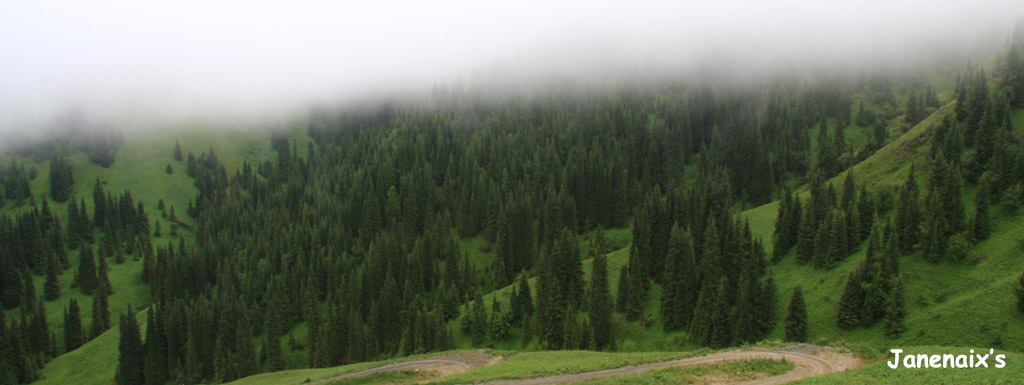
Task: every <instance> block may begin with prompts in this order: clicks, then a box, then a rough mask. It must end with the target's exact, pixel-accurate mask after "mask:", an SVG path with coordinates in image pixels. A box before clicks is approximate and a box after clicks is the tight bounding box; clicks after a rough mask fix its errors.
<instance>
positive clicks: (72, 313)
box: [64, 298, 86, 352]
mask: <svg viewBox="0 0 1024 385" xmlns="http://www.w3.org/2000/svg"><path fill="white" fill-rule="evenodd" d="M85 341H86V335H85V327H84V326H82V311H81V309H80V308H79V307H78V301H76V300H75V299H74V298H72V299H71V301H70V303H69V304H68V308H67V309H66V310H64V348H65V351H68V352H70V351H72V350H75V349H78V347H79V346H82V345H84V344H85Z"/></svg>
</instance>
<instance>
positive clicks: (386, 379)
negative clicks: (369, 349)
mask: <svg viewBox="0 0 1024 385" xmlns="http://www.w3.org/2000/svg"><path fill="white" fill-rule="evenodd" d="M437 375H438V373H437V372H416V371H413V370H400V371H394V372H382V373H373V374H367V375H364V376H356V377H349V378H343V379H340V380H337V381H328V382H325V383H324V384H327V385H371V384H404V383H411V382H420V381H423V380H425V379H428V378H432V377H435V376H437Z"/></svg>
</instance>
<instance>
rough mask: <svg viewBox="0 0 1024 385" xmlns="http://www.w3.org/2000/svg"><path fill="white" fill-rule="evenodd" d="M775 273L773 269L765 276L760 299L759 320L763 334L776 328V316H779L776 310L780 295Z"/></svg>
mask: <svg viewBox="0 0 1024 385" xmlns="http://www.w3.org/2000/svg"><path fill="white" fill-rule="evenodd" d="M773 274H774V273H773V272H772V271H769V272H768V277H767V278H765V280H764V284H763V285H762V287H761V298H760V299H759V300H758V305H759V306H760V312H759V314H758V321H759V322H760V326H761V335H762V336H763V335H765V334H767V333H768V332H770V331H771V330H772V329H775V322H776V321H777V318H776V317H777V316H778V315H777V314H776V311H775V310H776V307H777V306H778V297H777V293H776V290H777V289H776V286H775V277H774V275H773Z"/></svg>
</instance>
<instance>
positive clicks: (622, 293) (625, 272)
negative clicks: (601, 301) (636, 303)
mask: <svg viewBox="0 0 1024 385" xmlns="http://www.w3.org/2000/svg"><path fill="white" fill-rule="evenodd" d="M629 276H630V274H629V265H628V264H627V265H625V266H622V268H621V269H619V281H618V282H619V285H618V290H616V292H615V311H617V312H619V313H623V312H625V311H626V302H629Z"/></svg>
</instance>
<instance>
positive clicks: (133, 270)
mask: <svg viewBox="0 0 1024 385" xmlns="http://www.w3.org/2000/svg"><path fill="white" fill-rule="evenodd" d="M292 130H293V131H296V132H298V131H300V130H299V128H292ZM302 134H303V135H302V136H300V137H299V138H300V140H303V138H305V139H308V137H306V136H304V131H303V132H302ZM175 139H178V140H180V141H181V146H182V151H183V152H184V153H185V155H186V158H185V160H187V154H188V153H189V152H190V151H191V152H195V153H196V154H197V156H198V154H199V153H201V152H206V151H208V150H209V149H211V148H212V149H213V150H214V152H215V153H216V154H217V157H218V158H219V159H220V161H221V163H222V164H224V165H225V168H226V169H227V170H228V172H229V173H233V172H234V170H235V169H238V168H240V167H241V165H242V162H243V160H248V161H250V162H260V161H263V160H271V159H274V157H276V153H275V152H273V151H272V150H270V135H269V130H254V129H242V128H237V127H234V128H233V127H213V126H190V127H164V128H162V129H152V130H143V129H138V130H129V131H126V132H125V141H126V144H125V145H124V146H122V147H121V148H120V149H119V151H118V153H117V157H116V161H115V162H114V164H113V165H111V166H110V167H109V168H103V167H100V166H99V165H96V164H94V163H92V162H91V161H89V159H88V156H87V155H86V154H85V153H82V152H72V153H71V154H70V155H69V156H68V157H67V159H68V160H69V161H70V162H71V163H72V165H73V167H74V169H73V175H74V180H75V185H74V186H73V194H74V196H75V197H76V199H81V198H85V201H86V206H87V207H88V210H89V214H90V215H92V214H95V210H94V208H93V205H92V191H93V186H94V185H95V181H96V180H97V179H99V180H100V181H101V182H102V183H103V187H104V189H105V190H106V191H107V192H110V193H111V194H120V193H121V192H123V191H124V190H126V189H128V190H130V191H131V192H132V197H133V198H134V199H135V200H136V201H137V202H142V203H143V204H144V205H145V207H146V213H147V214H148V215H149V218H150V220H151V221H152V222H155V221H157V220H159V221H161V228H162V230H163V236H161V237H159V238H157V237H154V238H152V239H153V243H154V245H164V244H166V243H168V242H174V243H177V242H178V241H179V239H180V237H184V238H185V240H186V241H187V242H192V241H193V240H194V238H195V235H194V233H192V232H191V231H190V230H185V229H180V230H179V233H178V236H174V235H171V230H172V227H174V226H172V225H171V223H170V222H168V221H167V220H166V219H164V218H162V216H161V213H160V211H159V210H157V204H158V202H159V200H161V199H162V200H163V201H164V203H165V205H166V211H167V213H170V208H171V206H174V208H175V212H176V214H177V216H178V217H179V218H180V219H182V220H184V221H186V222H193V220H192V219H191V218H189V217H188V214H187V210H186V209H187V208H188V203H189V201H190V200H191V199H193V198H194V197H195V194H196V193H197V192H198V190H197V189H196V187H195V185H194V183H193V181H192V179H191V178H189V177H188V176H187V175H186V174H185V171H186V162H184V161H181V162H179V161H175V160H174V159H173V157H172V151H173V149H174V141H175ZM303 143H305V142H303ZM300 147H303V151H305V145H304V144H303V145H302V146H300ZM2 159H3V161H4V164H7V163H8V162H10V161H11V160H16V161H18V162H22V163H23V164H24V165H25V168H26V170H28V169H29V168H31V167H35V168H36V170H37V172H38V176H37V177H36V179H34V180H31V181H30V187H31V190H32V194H33V197H34V199H35V200H36V202H37V204H40V205H41V204H42V199H47V200H48V202H47V203H48V204H49V206H50V208H51V210H53V212H54V214H55V215H56V216H57V217H58V218H60V220H61V222H62V223H64V224H65V228H66V222H67V203H57V202H54V201H52V200H50V199H49V172H50V164H49V161H48V160H44V161H42V162H33V161H32V160H31V159H26V158H23V157H20V156H4V157H3V158H2ZM168 164H170V165H171V166H172V168H173V169H174V172H173V173H172V174H167V172H166V167H167V165H168ZM30 209H31V206H30V205H29V204H28V201H27V200H26V201H25V202H24V204H23V205H21V206H18V207H15V205H14V203H13V202H6V205H4V206H2V207H0V214H4V215H14V214H17V213H21V212H24V211H27V210H30ZM152 226H153V225H152V224H151V227H152ZM94 237H97V239H99V237H101V235H100V232H99V231H97V232H96V233H95V234H94ZM78 253H79V251H78V250H71V251H69V253H68V258H69V261H70V263H71V266H72V268H71V269H68V270H66V271H63V272H62V273H61V274H60V276H59V281H60V286H61V294H62V295H61V297H60V298H59V299H57V300H54V301H47V302H46V312H47V321H48V323H49V325H50V331H51V332H53V333H54V334H55V335H57V337H58V338H57V341H58V345H59V346H60V347H61V348H62V349H63V344H64V341H63V324H64V319H63V311H64V308H65V307H66V306H67V305H68V302H69V301H70V298H75V299H76V300H77V301H78V303H79V306H80V307H81V311H82V313H81V314H82V321H83V323H84V325H85V327H86V329H87V330H88V328H89V325H91V323H92V297H91V296H89V295H85V294H82V292H81V291H80V290H79V289H77V288H75V289H72V288H71V282H72V280H73V277H74V270H75V268H77V266H78ZM108 263H109V264H110V267H111V270H110V271H109V273H108V275H109V278H110V282H111V285H112V286H113V288H114V293H113V294H112V295H111V296H110V299H109V301H110V302H109V309H110V314H111V320H112V321H113V324H114V325H113V328H112V331H113V333H111V332H110V331H108V332H107V333H105V334H103V335H102V336H100V337H99V338H97V339H95V340H93V341H90V342H89V343H87V344H86V345H85V346H83V347H81V348H79V349H77V350H75V351H74V352H71V353H68V354H65V355H62V356H59V357H58V358H56V359H55V360H53V361H52V362H50V363H48V364H47V365H46V366H45V367H44V369H43V372H42V373H43V376H44V377H45V378H46V379H48V380H43V381H41V382H40V383H50V382H52V383H97V384H99V383H108V382H111V381H112V379H113V376H114V370H115V368H116V363H117V340H118V337H117V335H116V333H117V322H118V317H119V315H120V314H121V313H123V312H124V311H125V309H126V308H127V306H128V304H129V303H130V304H132V306H133V308H135V309H143V308H145V307H146V306H148V305H149V302H150V296H149V287H148V285H146V284H145V283H144V282H142V262H141V261H136V260H134V259H133V258H132V257H131V256H129V257H128V258H127V260H126V262H125V263H124V264H121V265H119V264H116V263H114V261H113V259H110V260H108ZM33 279H34V282H35V286H36V293H37V294H39V295H41V294H42V293H43V282H44V281H45V279H44V277H42V276H36V277H33ZM8 314H9V315H13V314H20V311H19V310H18V309H17V308H16V309H12V310H9V311H8ZM141 320H142V322H140V323H142V324H143V325H142V326H143V327H145V325H144V324H145V318H144V317H143V318H141ZM299 355H301V357H297V356H299ZM286 357H287V358H288V361H289V364H295V365H298V364H299V361H302V362H301V363H302V364H304V363H305V355H304V354H303V353H301V352H290V351H288V352H286Z"/></svg>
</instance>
